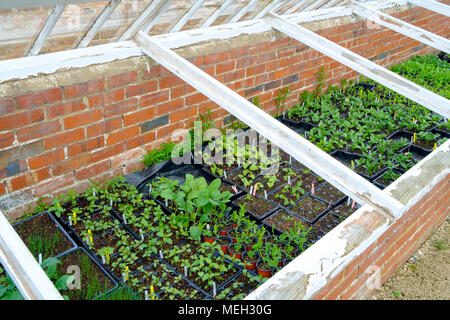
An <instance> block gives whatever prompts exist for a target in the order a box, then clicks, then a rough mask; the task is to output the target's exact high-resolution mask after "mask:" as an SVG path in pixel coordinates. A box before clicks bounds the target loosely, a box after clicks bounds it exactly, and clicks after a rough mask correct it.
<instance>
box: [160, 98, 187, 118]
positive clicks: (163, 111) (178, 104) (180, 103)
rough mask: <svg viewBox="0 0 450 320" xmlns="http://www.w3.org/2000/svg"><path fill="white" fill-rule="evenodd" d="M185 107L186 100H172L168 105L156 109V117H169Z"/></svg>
mask: <svg viewBox="0 0 450 320" xmlns="http://www.w3.org/2000/svg"><path fill="white" fill-rule="evenodd" d="M183 107H184V99H172V100H170V101H168V102H167V103H164V104H161V105H159V106H157V107H156V116H163V115H167V114H168V113H170V112H172V111H175V110H178V109H181V108H183Z"/></svg>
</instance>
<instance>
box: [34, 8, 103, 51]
mask: <svg viewBox="0 0 450 320" xmlns="http://www.w3.org/2000/svg"><path fill="white" fill-rule="evenodd" d="M107 4H108V1H98V2H89V3H80V4H76V5H75V4H69V5H67V6H66V8H65V9H64V11H63V13H62V15H61V17H60V18H59V20H58V22H57V23H56V25H55V27H54V28H53V30H52V32H51V34H50V36H49V37H48V39H47V41H46V42H45V44H44V46H43V47H42V49H41V52H40V53H41V54H43V53H50V52H56V51H62V50H68V49H73V48H75V47H76V45H77V44H78V42H79V41H80V40H81V38H82V37H83V36H84V34H85V33H86V32H87V31H88V30H89V28H90V27H91V26H92V24H93V23H94V22H95V20H96V19H97V17H98V16H99V15H100V14H101V13H102V11H103V9H104V8H105V6H106V5H107Z"/></svg>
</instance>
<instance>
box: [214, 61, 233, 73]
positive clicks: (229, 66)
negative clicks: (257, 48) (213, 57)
mask: <svg viewBox="0 0 450 320" xmlns="http://www.w3.org/2000/svg"><path fill="white" fill-rule="evenodd" d="M235 67H236V60H231V61H227V62H224V63H219V64H216V74H221V73H225V72H230V71H233V70H234V68H235Z"/></svg>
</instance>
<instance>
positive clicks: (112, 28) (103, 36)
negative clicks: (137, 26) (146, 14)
mask: <svg viewBox="0 0 450 320" xmlns="http://www.w3.org/2000/svg"><path fill="white" fill-rule="evenodd" d="M150 3H151V0H123V1H122V2H121V4H119V6H118V7H117V8H116V10H114V12H113V13H112V14H111V16H110V17H109V19H108V20H107V21H106V23H105V24H104V25H103V27H102V28H101V29H100V31H99V33H98V34H97V36H96V37H95V38H94V40H93V41H92V42H91V44H90V45H91V46H93V45H99V44H104V43H110V42H113V41H117V40H118V39H119V37H120V35H122V33H123V32H124V31H125V30H126V29H127V28H128V27H129V26H130V25H131V24H132V23H133V22H134V21H135V20H136V19H137V18H138V17H139V16H140V14H141V13H142V12H143V11H144V10H145V8H147V6H148V5H149V4H150Z"/></svg>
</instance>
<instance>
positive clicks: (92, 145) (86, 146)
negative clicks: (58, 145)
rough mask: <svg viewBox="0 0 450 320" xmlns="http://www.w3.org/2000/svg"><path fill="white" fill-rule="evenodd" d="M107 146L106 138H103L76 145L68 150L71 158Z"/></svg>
mask: <svg viewBox="0 0 450 320" xmlns="http://www.w3.org/2000/svg"><path fill="white" fill-rule="evenodd" d="M104 146H105V138H104V137H103V136H100V137H96V138H93V139H90V140H87V141H83V142H80V143H75V144H72V145H70V146H69V147H68V148H67V152H68V155H69V157H73V156H77V155H79V154H81V153H85V152H90V151H92V150H95V149H98V148H101V147H104Z"/></svg>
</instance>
